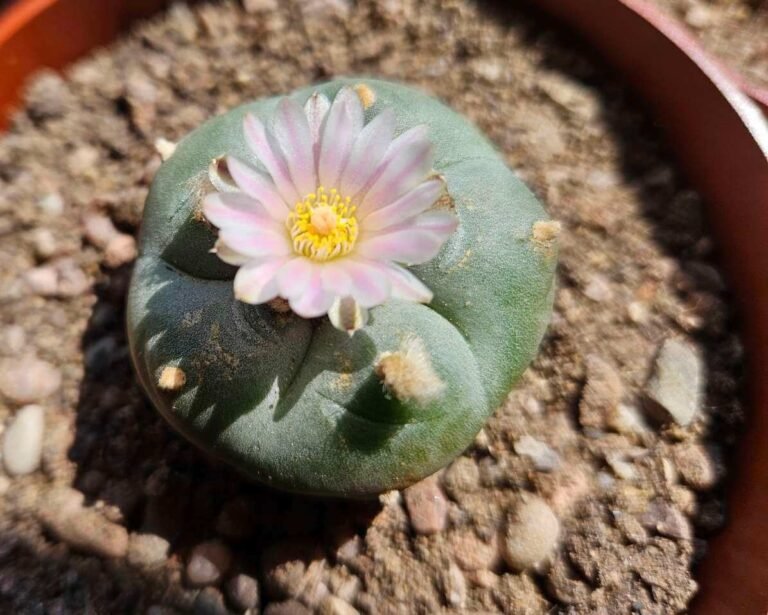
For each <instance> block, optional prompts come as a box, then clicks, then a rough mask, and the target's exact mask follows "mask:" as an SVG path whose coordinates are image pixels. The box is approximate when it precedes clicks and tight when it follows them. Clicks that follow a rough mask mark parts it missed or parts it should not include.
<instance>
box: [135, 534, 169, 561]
mask: <svg viewBox="0 0 768 615" xmlns="http://www.w3.org/2000/svg"><path fill="white" fill-rule="evenodd" d="M169 549H170V544H169V543H168V541H167V540H166V539H165V538H163V537H162V536H157V535H156V534H131V536H130V538H129V539H128V563H129V564H131V565H132V566H136V567H138V568H144V569H152V568H158V567H160V566H162V565H163V564H164V563H165V562H166V560H167V559H168V550H169Z"/></svg>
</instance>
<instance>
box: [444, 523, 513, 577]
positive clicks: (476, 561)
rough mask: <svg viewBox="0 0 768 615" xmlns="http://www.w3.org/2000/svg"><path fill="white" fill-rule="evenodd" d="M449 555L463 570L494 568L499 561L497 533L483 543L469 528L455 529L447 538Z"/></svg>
mask: <svg viewBox="0 0 768 615" xmlns="http://www.w3.org/2000/svg"><path fill="white" fill-rule="evenodd" d="M448 545H449V546H450V551H451V555H452V556H453V559H454V560H455V561H456V563H457V564H458V565H459V566H460V567H461V568H462V569H463V570H481V569H483V568H488V569H492V568H496V566H497V565H498V563H499V561H500V560H501V554H500V553H499V539H498V533H497V532H494V533H493V534H491V539H490V540H489V541H487V542H486V541H484V540H482V539H481V538H479V537H478V536H477V534H475V532H474V530H472V529H470V528H463V529H457V530H456V531H454V532H452V533H451V534H450V535H449V536H448Z"/></svg>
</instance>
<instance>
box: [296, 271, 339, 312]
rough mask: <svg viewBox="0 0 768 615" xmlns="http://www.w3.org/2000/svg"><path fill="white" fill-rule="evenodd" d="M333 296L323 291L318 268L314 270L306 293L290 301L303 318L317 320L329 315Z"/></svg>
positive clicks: (305, 289) (305, 290)
mask: <svg viewBox="0 0 768 615" xmlns="http://www.w3.org/2000/svg"><path fill="white" fill-rule="evenodd" d="M333 299H334V297H333V295H331V294H330V293H328V292H326V291H325V289H323V284H322V281H321V279H320V271H319V269H318V268H315V269H313V270H312V277H311V278H310V280H309V282H308V283H307V285H306V287H305V288H304V292H303V293H301V294H300V295H299V296H297V297H292V298H291V299H290V304H291V309H292V310H293V311H294V312H296V313H297V314H298V315H299V316H301V317H302V318H317V317H318V316H322V315H323V314H326V313H328V310H329V309H330V307H331V305H332V304H333Z"/></svg>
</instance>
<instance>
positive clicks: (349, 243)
mask: <svg viewBox="0 0 768 615" xmlns="http://www.w3.org/2000/svg"><path fill="white" fill-rule="evenodd" d="M285 224H286V226H287V227H288V231H289V232H290V233H291V239H292V240H293V249H294V251H295V252H296V253H297V254H301V255H302V256H306V257H308V258H311V259H312V260H316V261H327V260H331V259H332V258H336V257H337V256H343V255H345V254H349V252H350V251H351V250H352V248H353V247H354V245H355V241H357V235H358V225H357V218H355V207H354V206H353V205H352V204H351V199H350V198H349V197H346V198H344V197H342V196H341V195H340V194H339V193H338V191H337V190H336V189H335V188H333V189H331V190H330V192H326V190H325V188H323V187H322V186H320V187H319V188H318V189H317V193H311V194H308V195H307V196H306V197H305V198H304V200H303V201H299V202H298V203H296V207H295V208H294V210H293V211H292V212H291V213H290V214H288V218H287V219H286V221H285Z"/></svg>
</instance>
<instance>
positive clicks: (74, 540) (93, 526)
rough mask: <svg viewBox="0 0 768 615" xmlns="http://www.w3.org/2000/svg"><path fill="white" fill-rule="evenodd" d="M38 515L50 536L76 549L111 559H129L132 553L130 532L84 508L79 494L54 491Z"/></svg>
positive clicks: (70, 490)
mask: <svg viewBox="0 0 768 615" xmlns="http://www.w3.org/2000/svg"><path fill="white" fill-rule="evenodd" d="M38 514H39V516H40V521H41V522H42V523H43V525H44V526H45V527H46V529H47V530H48V531H49V532H51V533H52V534H53V535H54V536H55V537H56V538H58V539H59V540H61V541H62V542H65V543H66V544H68V545H69V546H70V547H72V548H74V549H77V550H79V551H84V552H86V553H93V554H94V555H98V556H99V557H109V558H119V557H125V555H126V553H127V551H128V532H127V531H126V529H125V528H124V527H123V526H121V525H117V524H115V523H112V522H110V521H107V520H106V519H105V518H104V517H103V516H102V515H101V514H100V513H99V512H98V511H96V510H94V509H92V508H86V507H84V506H83V494H82V493H80V492H79V491H76V490H74V489H70V488H68V487H59V488H56V489H54V490H53V491H51V492H50V493H49V494H48V495H47V496H46V497H45V498H44V499H43V502H42V504H41V506H40V510H39V513H38Z"/></svg>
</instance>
